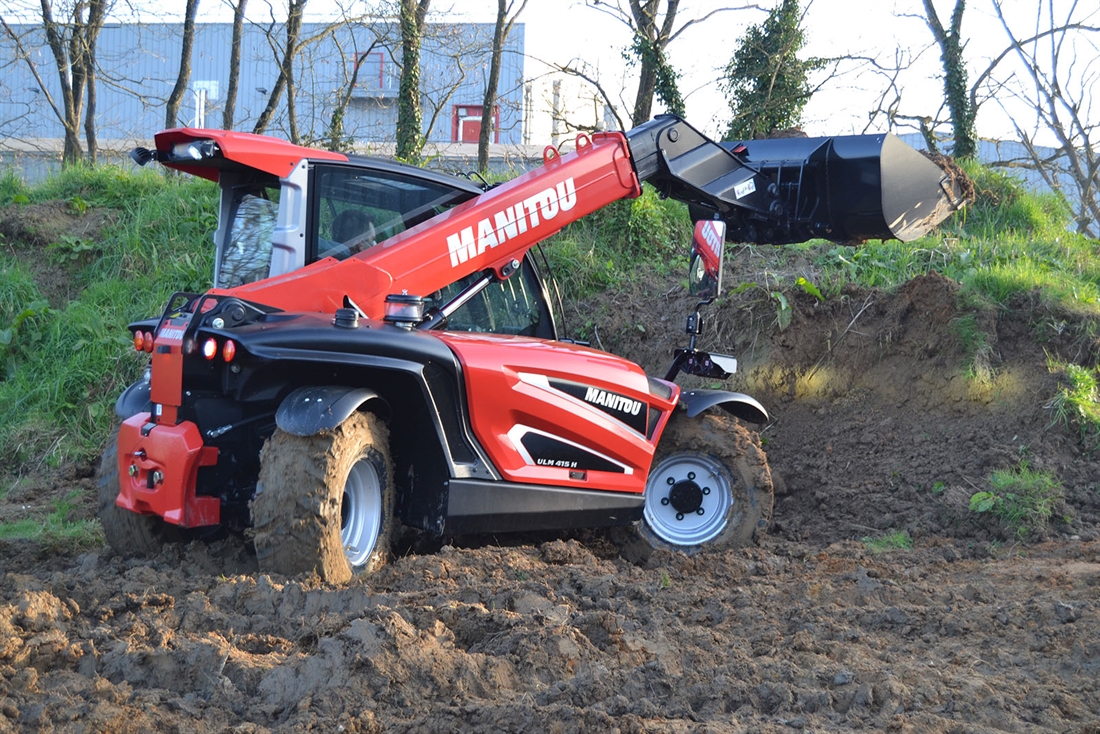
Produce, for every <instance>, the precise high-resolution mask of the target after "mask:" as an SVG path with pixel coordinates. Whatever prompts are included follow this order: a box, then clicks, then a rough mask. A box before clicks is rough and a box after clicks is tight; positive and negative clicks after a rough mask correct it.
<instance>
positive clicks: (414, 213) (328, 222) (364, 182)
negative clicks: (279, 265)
mask: <svg viewBox="0 0 1100 734" xmlns="http://www.w3.org/2000/svg"><path fill="white" fill-rule="evenodd" d="M312 188H313V189H314V191H315V192H316V196H315V198H314V201H313V219H312V221H313V222H314V227H313V231H314V232H315V233H316V236H315V237H314V238H313V239H314V242H313V246H312V251H311V253H310V255H311V257H310V258H309V261H310V262H312V261H314V260H319V259H321V258H324V257H335V258H337V259H338V260H343V259H344V258H346V257H349V256H351V255H353V254H354V253H356V252H361V251H363V250H365V249H367V248H369V247H372V246H374V245H375V244H376V243H378V242H381V241H382V240H384V239H387V238H388V237H392V236H393V235H395V234H398V233H400V232H403V231H405V230H406V229H408V228H409V227H412V226H414V225H416V224H419V223H420V222H423V221H425V220H426V219H430V218H431V217H434V216H435V215H436V214H438V213H440V212H442V211H444V210H445V209H447V208H449V207H451V206H453V205H454V204H456V203H458V202H460V201H465V200H466V199H468V198H470V196H471V195H472V194H471V193H469V192H467V191H463V190H461V189H455V188H451V187H449V186H446V185H445V184H441V183H437V182H434V181H429V180H422V179H417V178H415V177H413V176H405V175H401V174H400V173H396V172H392V171H381V170H369V169H364V168H353V167H348V166H317V168H316V169H315V171H314V179H313V184H312Z"/></svg>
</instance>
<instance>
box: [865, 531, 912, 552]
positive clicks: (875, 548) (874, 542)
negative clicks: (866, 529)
mask: <svg viewBox="0 0 1100 734" xmlns="http://www.w3.org/2000/svg"><path fill="white" fill-rule="evenodd" d="M862 542H863V545H864V546H865V547H866V548H867V550H869V551H871V552H872V553H886V552H889V551H896V550H911V549H912V548H913V538H912V536H910V535H909V532H908V531H907V530H897V531H895V532H892V533H887V534H886V535H881V536H879V537H877V538H872V537H865V538H863V539H862Z"/></svg>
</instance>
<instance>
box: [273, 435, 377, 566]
mask: <svg viewBox="0 0 1100 734" xmlns="http://www.w3.org/2000/svg"><path fill="white" fill-rule="evenodd" d="M394 496H395V490H394V485H393V465H392V461H391V459H390V452H389V432H388V430H387V429H386V426H385V424H383V423H382V421H381V420H380V419H379V418H377V417H376V416H374V415H372V414H370V413H353V414H352V415H351V416H349V417H348V419H347V420H345V421H344V422H343V423H341V424H340V425H339V426H337V427H336V428H334V429H332V430H329V431H323V432H321V433H318V434H316V435H313V436H295V435H293V434H290V433H286V432H285V431H282V430H278V429H277V430H276V431H275V433H274V434H273V435H272V436H271V438H270V439H268V441H267V443H265V444H264V448H263V451H262V452H261V453H260V476H259V482H258V485H257V492H256V498H255V499H254V500H253V501H252V521H253V526H254V529H255V537H254V544H255V546H256V558H257V560H258V561H259V565H260V570H262V571H267V572H273V573H280V574H286V575H293V574H298V573H314V572H315V573H317V574H318V575H319V576H321V578H323V579H324V580H325V581H328V582H330V583H336V584H340V583H345V582H347V581H349V580H350V579H351V577H352V576H353V575H354V574H368V573H371V572H373V571H375V570H377V569H378V568H380V567H381V566H382V565H384V564H385V562H386V560H387V559H388V556H389V552H390V545H391V540H392V535H393V529H394V525H395V520H394Z"/></svg>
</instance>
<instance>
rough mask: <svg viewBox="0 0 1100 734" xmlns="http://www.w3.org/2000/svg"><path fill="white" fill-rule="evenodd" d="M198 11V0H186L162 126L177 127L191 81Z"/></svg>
mask: <svg viewBox="0 0 1100 734" xmlns="http://www.w3.org/2000/svg"><path fill="white" fill-rule="evenodd" d="M198 11H199V0H187V5H186V7H185V9H184V12H183V43H182V46H181V48H180V71H179V74H178V75H177V76H176V84H175V86H174V87H172V92H171V93H170V94H169V95H168V101H167V102H166V103H165V105H164V126H165V127H168V128H172V127H179V124H180V121H179V113H180V103H181V102H182V101H183V95H184V94H185V93H186V92H187V84H188V83H189V82H190V81H191V49H192V48H193V47H194V45H195V15H196V14H197V13H198Z"/></svg>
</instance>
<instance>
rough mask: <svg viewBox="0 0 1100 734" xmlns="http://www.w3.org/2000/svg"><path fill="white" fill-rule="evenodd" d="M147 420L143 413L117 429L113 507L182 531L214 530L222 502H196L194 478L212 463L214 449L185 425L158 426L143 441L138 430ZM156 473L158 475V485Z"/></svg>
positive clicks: (195, 428)
mask: <svg viewBox="0 0 1100 734" xmlns="http://www.w3.org/2000/svg"><path fill="white" fill-rule="evenodd" d="M150 420H151V418H150V416H149V414H148V413H138V414H137V415H135V416H133V417H132V418H129V419H128V420H126V421H124V422H123V424H122V426H121V427H120V428H119V431H118V478H119V483H120V484H121V485H122V486H121V490H122V491H121V492H120V493H119V495H118V499H117V500H116V503H117V504H118V506H119V507H124V508H126V509H127V510H130V511H131V512H137V513H139V514H150V513H153V514H156V515H160V516H161V517H163V518H164V519H165V520H166V521H168V522H170V523H174V524H176V525H180V526H182V527H186V528H193V527H198V526H200V525H217V524H218V522H219V521H220V519H221V518H220V516H221V501H220V500H219V499H218V498H217V497H196V496H195V476H196V474H197V472H198V470H199V467H200V466H213V465H214V464H215V463H217V460H218V450H217V449H216V448H212V447H208V446H203V443H202V436H201V435H200V434H199V428H198V426H196V425H195V424H194V423H191V422H190V421H183V422H182V423H179V424H178V425H166V424H163V423H162V424H158V425H156V426H153V427H152V428H151V429H149V430H148V435H145V436H143V435H142V430H143V427H144V426H146V425H148V424H149V422H150ZM131 467H134V468H133V469H131ZM156 472H160V477H161V480H160V481H159V482H157V481H156ZM150 485H152V487H151V488H150Z"/></svg>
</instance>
